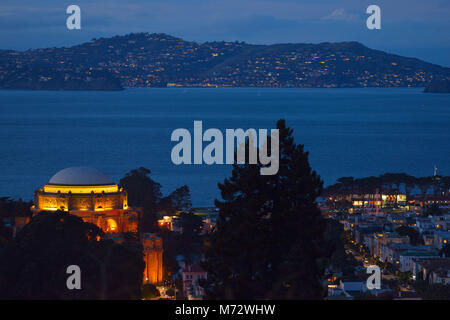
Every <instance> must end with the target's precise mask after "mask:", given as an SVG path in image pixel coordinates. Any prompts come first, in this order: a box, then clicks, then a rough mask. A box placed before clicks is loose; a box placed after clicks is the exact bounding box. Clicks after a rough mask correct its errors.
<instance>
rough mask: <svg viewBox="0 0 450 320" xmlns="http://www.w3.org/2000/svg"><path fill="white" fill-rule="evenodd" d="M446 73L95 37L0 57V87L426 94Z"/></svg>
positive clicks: (301, 50) (381, 61) (373, 60)
mask: <svg viewBox="0 0 450 320" xmlns="http://www.w3.org/2000/svg"><path fill="white" fill-rule="evenodd" d="M449 78H450V68H445V67H441V66H438V65H435V64H431V63H427V62H424V61H421V60H419V59H416V58H407V57H402V56H398V55H394V54H389V53H386V52H383V51H379V50H374V49H370V48H368V47H366V46H364V45H363V44H361V43H359V42H355V41H350V42H337V43H329V42H323V43H319V44H310V43H299V44H296V43H283V44H269V45H253V44H247V43H245V42H238V41H235V42H227V41H213V42H204V43H197V42H192V41H185V40H183V39H181V38H176V37H173V36H170V35H167V34H164V33H131V34H127V35H120V36H114V37H111V38H96V39H92V40H91V41H90V42H85V43H82V44H79V45H75V46H72V47H61V48H42V49H34V50H27V51H22V52H19V51H12V50H2V51H0V88H2V89H50V90H58V89H60V90H67V89H74V88H75V89H78V90H83V89H86V90H103V89H106V90H118V89H121V88H122V87H166V86H231V87H336V88H339V87H407V86H411V87H425V86H426V85H427V84H428V83H429V82H430V81H431V80H444V79H449Z"/></svg>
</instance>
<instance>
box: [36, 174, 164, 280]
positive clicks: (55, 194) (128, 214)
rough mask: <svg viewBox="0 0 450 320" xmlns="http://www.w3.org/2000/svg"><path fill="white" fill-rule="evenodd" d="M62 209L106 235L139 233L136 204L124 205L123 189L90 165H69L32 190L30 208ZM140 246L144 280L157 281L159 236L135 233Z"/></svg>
mask: <svg viewBox="0 0 450 320" xmlns="http://www.w3.org/2000/svg"><path fill="white" fill-rule="evenodd" d="M57 210H62V211H66V212H68V213H70V214H74V215H76V216H78V217H80V218H82V219H83V221H85V222H90V223H93V224H95V225H97V226H98V227H99V228H101V229H102V230H103V232H105V233H106V235H107V236H108V237H112V238H114V239H115V240H116V241H123V239H122V237H121V234H122V233H124V232H136V233H138V234H139V220H140V219H139V218H140V216H141V214H142V211H141V209H140V208H132V207H129V206H128V202H127V191H126V190H124V189H123V188H119V186H118V185H116V184H114V182H113V181H112V180H111V179H110V178H109V177H108V176H107V175H105V174H104V173H102V172H100V171H99V170H97V169H95V168H91V167H71V168H66V169H63V170H61V171H59V172H58V173H56V174H55V175H54V176H53V177H52V178H51V179H50V180H49V182H48V183H47V184H46V185H44V186H43V187H42V188H39V189H38V190H36V191H35V192H34V206H33V207H32V211H33V213H34V214H37V213H39V212H41V211H57ZM139 238H140V239H141V243H142V245H143V249H144V260H145V264H146V267H145V271H144V277H143V280H144V282H150V283H154V284H156V283H160V282H161V281H162V277H163V270H162V254H163V249H162V240H161V238H159V237H157V236H156V235H153V234H143V235H139Z"/></svg>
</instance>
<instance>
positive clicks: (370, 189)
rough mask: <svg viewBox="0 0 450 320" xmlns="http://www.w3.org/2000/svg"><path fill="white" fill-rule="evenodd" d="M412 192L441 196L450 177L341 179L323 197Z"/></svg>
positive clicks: (400, 175)
mask: <svg viewBox="0 0 450 320" xmlns="http://www.w3.org/2000/svg"><path fill="white" fill-rule="evenodd" d="M414 190H418V191H420V194H422V195H423V196H426V195H428V194H429V193H430V191H431V192H432V194H433V195H442V194H443V193H445V192H448V191H449V190H450V176H439V175H435V176H430V177H414V176H411V175H408V174H406V173H385V174H382V175H380V176H378V177H374V176H372V177H364V178H354V177H342V178H339V179H338V180H337V183H335V184H333V185H330V186H328V187H327V188H326V189H325V191H324V195H326V196H330V195H333V194H374V193H376V192H377V191H378V192H379V193H388V194H389V193H394V194H395V193H405V194H406V195H407V196H409V195H411V194H413V192H414Z"/></svg>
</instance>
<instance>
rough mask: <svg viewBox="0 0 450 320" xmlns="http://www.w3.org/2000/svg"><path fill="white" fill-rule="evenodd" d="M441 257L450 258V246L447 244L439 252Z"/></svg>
mask: <svg viewBox="0 0 450 320" xmlns="http://www.w3.org/2000/svg"><path fill="white" fill-rule="evenodd" d="M439 255H440V256H441V257H445V258H450V244H449V243H447V244H446V245H445V246H443V247H442V249H441V251H439Z"/></svg>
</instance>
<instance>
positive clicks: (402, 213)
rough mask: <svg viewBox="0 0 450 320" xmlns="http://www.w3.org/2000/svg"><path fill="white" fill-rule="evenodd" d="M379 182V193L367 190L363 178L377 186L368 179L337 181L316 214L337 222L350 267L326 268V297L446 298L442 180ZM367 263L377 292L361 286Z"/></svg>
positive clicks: (449, 265)
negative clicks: (375, 273) (377, 279)
mask: <svg viewBox="0 0 450 320" xmlns="http://www.w3.org/2000/svg"><path fill="white" fill-rule="evenodd" d="M383 179H384V181H385V182H386V181H389V182H388V183H385V187H386V186H389V187H387V188H385V189H384V191H381V189H382V188H381V187H379V188H380V189H378V188H377V187H376V186H373V185H372V188H370V187H369V188H367V186H368V185H369V183H368V182H369V180H372V182H374V180H375V185H377V183H376V180H377V179H376V178H374V177H372V178H366V179H360V180H359V181H358V180H357V179H353V178H342V179H340V182H339V183H337V184H336V185H333V186H330V187H329V188H328V190H327V199H326V202H324V203H322V211H323V212H324V214H326V215H327V216H328V217H329V218H331V219H336V220H338V221H339V222H340V223H341V224H343V226H344V230H345V238H346V239H345V240H346V245H345V248H346V254H347V256H348V257H350V258H351V259H352V260H353V261H354V268H353V269H352V268H350V270H336V269H333V268H331V269H330V270H329V275H330V277H329V279H328V281H329V284H328V299H354V298H355V297H356V298H360V297H365V298H380V299H383V298H384V299H408V300H409V299H422V298H425V299H433V298H435V299H438V298H444V297H445V296H447V297H448V288H449V284H450V256H449V254H450V250H449V249H450V245H449V244H450V192H449V191H450V190H449V189H448V177H446V178H445V177H444V178H442V177H440V176H438V175H435V176H432V177H428V178H419V179H416V178H413V177H411V176H408V175H405V174H390V175H389V174H387V175H384V176H381V177H379V179H378V180H379V181H378V182H380V180H383ZM443 180H446V181H445V182H444V181H443ZM394 181H396V182H394ZM414 181H415V182H416V183H417V184H415V182H414ZM391 183H392V185H391ZM396 184H397V186H396ZM363 185H364V186H365V187H363ZM378 185H379V184H378ZM440 185H441V186H442V185H444V187H443V188H442V187H441V188H440V187H439V186H440ZM392 186H394V187H392ZM413 188H416V189H417V190H416V193H413V191H412V190H413ZM419 189H421V190H422V192H420V191H419ZM432 189H433V191H431V190H432ZM368 190H372V191H368ZM405 190H406V191H408V192H407V193H406V191H405ZM370 265H378V266H379V267H380V268H381V270H382V280H381V284H382V287H381V288H380V289H374V290H369V289H368V288H367V286H366V280H367V278H368V277H369V274H367V273H366V268H367V267H368V266H370ZM446 292H447V293H446Z"/></svg>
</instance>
